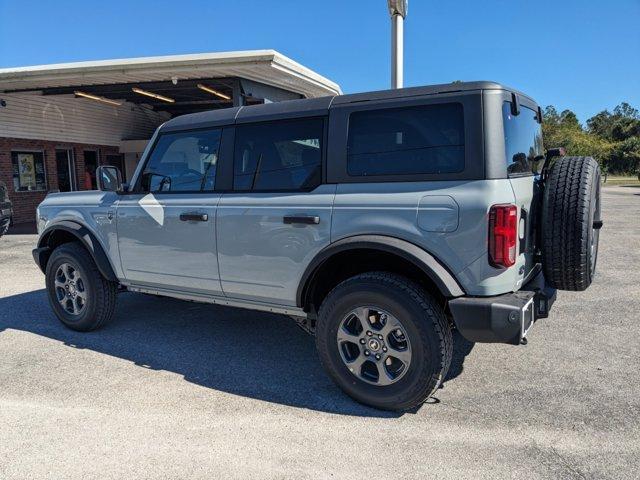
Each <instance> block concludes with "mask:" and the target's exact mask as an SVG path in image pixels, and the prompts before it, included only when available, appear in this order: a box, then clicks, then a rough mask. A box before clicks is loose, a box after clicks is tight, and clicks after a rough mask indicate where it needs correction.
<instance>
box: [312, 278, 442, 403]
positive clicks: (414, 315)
mask: <svg viewBox="0 0 640 480" xmlns="http://www.w3.org/2000/svg"><path fill="white" fill-rule="evenodd" d="M361 305H375V306H379V307H381V308H383V309H384V310H385V311H388V312H389V313H390V314H392V315H394V316H395V317H396V318H398V319H399V320H401V322H402V324H403V326H404V327H405V330H406V332H407V335H408V337H409V340H410V342H411V346H412V354H411V363H410V365H409V368H408V369H407V371H406V373H405V374H404V376H403V377H402V378H400V379H399V380H398V381H397V382H396V383H393V384H391V385H385V386H379V385H371V384H369V383H366V382H365V381H363V380H361V379H360V378H358V377H356V376H355V375H354V374H352V373H351V372H350V371H349V369H348V368H347V366H346V365H345V364H344V362H343V361H342V358H341V357H340V353H339V350H338V344H337V341H336V335H337V331H338V328H339V326H340V324H341V322H342V319H343V318H344V316H345V315H347V314H348V312H349V311H350V310H352V309H353V308H355V307H357V306H361ZM316 347H317V349H318V353H319V356H320V360H321V362H322V365H323V366H324V368H325V370H326V371H327V373H328V374H329V376H330V377H331V378H332V379H333V380H334V381H335V382H336V384H338V386H339V387H340V388H341V389H342V390H344V392H345V393H347V394H348V395H349V396H351V397H352V398H354V399H355V400H357V401H358V402H360V403H363V404H365V405H369V406H372V407H375V408H379V409H383V410H397V411H405V410H411V409H414V408H415V407H417V406H419V405H421V404H422V403H423V402H424V401H425V400H427V399H428V398H429V397H430V396H431V395H432V394H433V393H434V392H435V391H436V390H437V388H438V387H439V386H440V384H441V382H442V381H443V379H444V377H445V375H446V373H447V371H448V369H449V365H450V364H451V357H452V354H453V338H452V333H451V328H450V326H449V322H448V321H447V318H446V316H445V313H444V311H443V309H442V307H441V306H440V305H439V304H438V302H437V301H436V300H435V299H434V298H433V297H432V296H431V295H429V294H428V293H427V292H425V291H424V290H423V289H422V288H421V287H419V286H418V285H417V284H415V283H414V282H412V281H411V280H409V279H407V278H405V277H402V276H400V275H396V274H391V273H387V272H368V273H363V274H360V275H356V276H354V277H351V278H349V279H347V280H345V281H343V282H342V283H340V284H339V285H338V286H336V287H335V288H334V289H333V290H332V291H331V292H330V293H329V294H328V295H327V297H326V298H325V300H324V301H323V302H322V305H321V306H320V310H319V312H318V321H317V324H316Z"/></svg>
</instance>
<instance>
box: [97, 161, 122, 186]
mask: <svg viewBox="0 0 640 480" xmlns="http://www.w3.org/2000/svg"><path fill="white" fill-rule="evenodd" d="M96 180H97V182H98V190H101V191H103V192H122V175H121V174H120V170H118V167H113V166H111V165H104V166H101V167H98V168H97V169H96Z"/></svg>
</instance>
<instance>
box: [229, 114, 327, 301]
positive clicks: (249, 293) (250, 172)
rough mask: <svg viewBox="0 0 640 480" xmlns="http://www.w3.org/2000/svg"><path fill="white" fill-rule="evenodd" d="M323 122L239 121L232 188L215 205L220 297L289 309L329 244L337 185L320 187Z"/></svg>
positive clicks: (303, 120) (320, 118)
mask: <svg viewBox="0 0 640 480" xmlns="http://www.w3.org/2000/svg"><path fill="white" fill-rule="evenodd" d="M325 124H326V121H325V117H310V118H309V117H308V118H295V119H288V120H276V121H268V122H257V123H244V124H242V123H241V124H237V125H236V127H235V148H234V156H233V172H230V173H232V177H233V178H232V182H231V183H232V190H231V191H230V192H227V193H224V195H223V196H222V198H221V200H220V204H219V206H218V221H217V235H218V262H219V265H220V277H221V280H222V289H223V291H224V293H225V295H226V296H228V297H233V298H239V299H244V300H254V301H260V302H268V303H274V304H279V305H295V301H296V299H295V296H296V290H297V287H298V283H299V281H300V278H301V277H302V275H303V273H304V270H305V268H306V266H307V265H308V264H309V262H310V261H311V259H312V258H313V257H314V256H315V255H316V254H317V253H318V252H319V251H320V250H321V249H322V248H323V247H325V246H326V245H328V244H329V241H330V227H331V210H332V203H333V199H334V195H335V189H336V187H335V185H323V184H322V182H321V178H322V159H323V156H324V150H325V149H324V143H325V140H324V137H325V127H326V125H325Z"/></svg>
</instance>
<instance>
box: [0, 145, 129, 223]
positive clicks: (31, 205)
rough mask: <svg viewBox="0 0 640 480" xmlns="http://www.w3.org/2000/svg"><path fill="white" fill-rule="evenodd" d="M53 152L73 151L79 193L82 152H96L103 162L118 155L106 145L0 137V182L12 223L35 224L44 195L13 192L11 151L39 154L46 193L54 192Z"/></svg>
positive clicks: (81, 175) (54, 156)
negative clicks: (6, 192) (4, 187)
mask: <svg viewBox="0 0 640 480" xmlns="http://www.w3.org/2000/svg"><path fill="white" fill-rule="evenodd" d="M56 149H69V150H73V155H74V159H75V174H76V183H77V187H78V189H80V190H84V185H85V168H84V150H98V151H99V152H100V160H104V158H105V155H111V154H118V147H113V146H108V145H88V144H81V143H62V142H51V141H45V140H24V139H19V138H0V180H2V181H3V182H4V183H6V184H7V187H8V189H9V198H10V199H11V201H12V202H13V211H14V217H13V222H14V223H24V222H33V221H35V214H36V207H37V206H38V204H39V203H40V202H42V200H43V199H44V197H45V196H46V194H47V192H16V191H14V188H13V166H12V163H11V152H12V151H20V150H40V151H43V152H44V162H45V171H46V174H47V190H57V189H58V172H57V167H56Z"/></svg>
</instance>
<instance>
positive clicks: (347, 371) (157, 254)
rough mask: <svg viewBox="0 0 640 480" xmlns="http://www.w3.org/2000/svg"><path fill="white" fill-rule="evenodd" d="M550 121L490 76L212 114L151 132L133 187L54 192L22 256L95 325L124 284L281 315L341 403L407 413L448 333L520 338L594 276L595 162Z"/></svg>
mask: <svg viewBox="0 0 640 480" xmlns="http://www.w3.org/2000/svg"><path fill="white" fill-rule="evenodd" d="M541 117H542V114H541V110H540V108H539V107H538V105H537V104H536V103H535V102H534V101H533V100H532V99H531V98H530V97H528V96H526V95H524V94H522V93H520V92H518V91H515V90H513V89H511V88H507V87H504V86H502V85H499V84H496V83H492V82H470V83H457V84H448V85H435V86H428V87H417V88H405V89H400V90H389V91H381V92H372V93H361V94H353V95H341V96H335V97H326V98H315V99H307V100H293V101H287V102H281V103H271V104H265V105H257V106H247V107H236V108H228V109H221V110H215V111H209V112H203V113H196V114H191V115H184V116H181V117H176V118H174V119H172V120H170V121H168V122H166V123H165V124H164V125H162V126H161V127H159V128H158V130H157V131H156V133H155V134H154V136H153V138H152V139H151V141H150V142H149V145H148V146H147V148H146V151H145V152H144V154H143V156H142V158H141V160H140V163H139V165H138V167H137V170H136V172H135V174H134V175H133V178H132V180H131V182H130V184H128V185H123V184H122V182H121V180H120V174H119V172H118V171H117V169H116V168H115V167H109V166H104V167H100V169H99V171H98V184H99V190H98V191H83V192H73V193H56V194H50V195H48V196H47V198H46V199H45V200H44V201H43V202H42V203H41V204H40V206H39V208H38V213H37V220H38V227H39V238H38V244H37V248H36V249H35V250H34V251H33V256H34V259H35V261H36V262H37V264H38V265H39V266H40V268H41V269H42V271H43V272H44V273H45V275H46V286H47V292H48V296H49V300H50V303H51V307H52V308H53V311H54V312H55V314H56V315H57V316H58V318H59V319H60V320H61V321H62V322H63V323H64V324H65V325H66V326H68V327H69V328H72V329H74V330H81V331H88V330H94V329H96V328H98V327H100V326H101V325H103V324H104V323H105V322H106V321H108V320H109V319H110V318H111V317H112V315H113V312H114V305H115V301H116V297H117V295H118V293H119V292H122V291H131V292H142V293H147V294H154V295H161V296H168V297H175V298H179V299H185V300H191V301H197V302H210V303H216V304H221V305H230V306H235V307H240V308H247V309H253V310H262V311H267V312H276V313H281V314H285V315H288V316H291V317H293V318H294V319H296V320H297V322H298V323H299V324H300V325H301V326H302V327H303V328H304V329H306V330H307V331H308V332H310V333H313V334H314V335H315V338H316V345H317V349H318V354H319V357H320V360H321V362H322V364H323V366H324V367H325V369H326V371H327V373H328V374H329V375H330V376H331V378H332V379H333V380H334V381H335V382H336V383H337V384H338V385H339V386H340V387H341V388H342V389H343V390H344V391H345V392H346V393H347V394H349V395H350V396H352V397H353V398H355V399H356V400H358V401H359V402H362V403H364V404H367V405H371V406H374V407H377V408H382V409H392V410H407V409H412V408H415V407H416V406H418V405H420V404H421V403H422V402H424V401H425V400H426V399H427V398H428V397H429V396H430V395H431V394H432V393H433V392H434V390H435V389H436V388H438V386H439V385H440V384H441V382H442V381H443V379H444V378H445V375H446V374H447V370H448V368H449V364H450V362H451V356H452V349H453V348H452V344H453V341H452V330H454V329H457V330H458V331H459V332H460V333H461V334H462V336H464V337H465V338H467V339H468V340H470V341H473V342H499V343H506V344H512V345H519V344H523V343H526V335H527V333H528V332H529V330H530V328H531V326H532V325H533V324H534V322H535V321H536V320H537V319H539V318H543V317H547V316H548V314H549V309H550V307H551V305H552V303H553V301H554V299H555V295H556V289H561V290H584V289H586V288H587V287H588V286H589V285H590V283H591V281H592V279H593V276H594V273H595V267H596V258H597V250H598V232H599V228H600V227H601V226H602V219H601V217H600V170H599V167H598V164H597V162H596V161H595V160H593V159H592V158H590V157H567V156H564V152H563V151H562V150H561V149H549V150H546V151H545V150H544V149H543V144H542V133H541V125H540V123H541Z"/></svg>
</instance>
